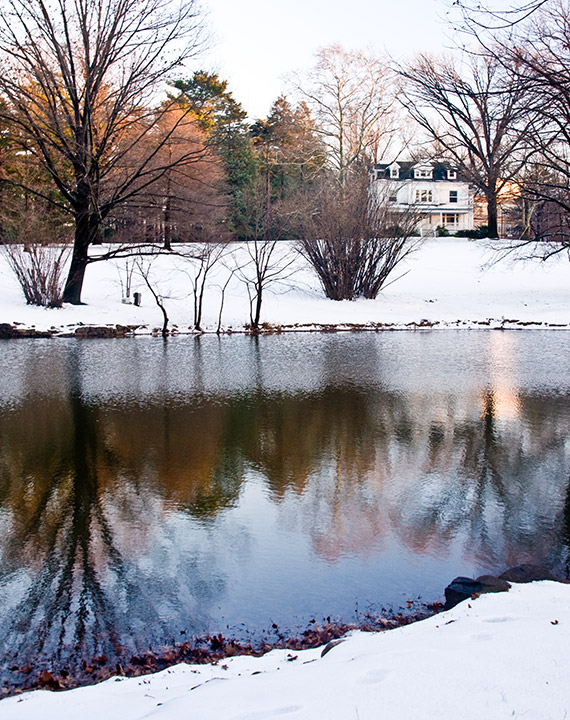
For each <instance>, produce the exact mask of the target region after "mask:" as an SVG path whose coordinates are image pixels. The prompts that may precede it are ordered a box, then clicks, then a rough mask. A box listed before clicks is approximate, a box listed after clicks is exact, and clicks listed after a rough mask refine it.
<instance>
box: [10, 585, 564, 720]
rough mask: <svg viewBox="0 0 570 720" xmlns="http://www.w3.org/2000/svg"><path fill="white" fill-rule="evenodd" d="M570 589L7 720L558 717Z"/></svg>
mask: <svg viewBox="0 0 570 720" xmlns="http://www.w3.org/2000/svg"><path fill="white" fill-rule="evenodd" d="M569 673H570V585H565V584H561V583H554V582H549V581H543V582H535V583H530V584H528V585H515V584H513V585H512V587H511V590H510V591H509V592H508V593H497V594H488V595H482V596H481V597H479V598H478V599H476V600H469V601H464V602H463V603H461V604H460V605H458V606H456V607H455V608H453V609H452V610H449V611H447V612H444V613H441V614H439V615H435V616H433V617H431V618H428V619H427V620H423V621H421V622H417V623H415V624H413V625H408V626H406V627H403V628H399V629H396V630H389V631H386V632H383V633H363V632H356V633H354V634H352V635H350V636H349V637H348V638H346V639H345V640H344V641H342V642H340V643H339V644H338V645H335V646H334V647H333V648H332V649H331V650H330V651H329V652H327V653H326V654H325V655H324V656H322V648H319V649H316V650H305V651H302V652H298V653H295V654H291V652H290V651H286V650H274V651H272V652H270V653H268V654H267V655H265V656H264V657H262V658H251V657H236V658H230V659H228V660H227V661H225V662H224V663H223V664H222V663H220V664H218V665H207V666H203V665H196V666H192V665H178V666H175V667H173V668H170V669H169V670H165V671H163V672H160V673H157V674H156V675H152V676H146V677H139V678H130V679H124V678H112V679H110V680H107V681H105V682H104V683H101V684H100V685H96V686H91V687H85V688H79V689H76V690H70V691H66V692H62V693H50V692H48V691H43V690H40V691H34V692H30V693H27V694H24V695H22V696H15V697H12V698H8V699H5V700H2V701H1V702H0V717H2V719H3V720H32V719H33V720H35V719H36V718H40V717H41V718H42V720H67V719H68V718H69V719H70V720H71V718H73V719H75V718H77V717H80V718H81V720H99V719H100V718H102V717H105V718H109V720H111V719H112V718H121V720H142V718H159V719H160V718H164V719H165V720H182V719H183V718H184V720H186V719H187V718H196V719H198V718H199V719H200V720H210V719H211V720H214V719H215V720H219V718H224V720H272V719H275V720H277V719H280V718H291V720H321V719H323V720H324V719H326V720H381V719H382V718H387V719H389V720H410V718H418V719H423V718H426V719H428V718H429V719H431V718H438V720H451V719H453V720H455V718H458V717H460V718H462V720H481V718H493V720H496V719H499V718H512V717H520V718H525V720H533V719H536V720H548V719H550V718H552V720H554V719H555V718H556V719H558V718H564V717H566V716H567V713H568V712H569V711H570V695H569V694H568V689H567V688H568V676H569Z"/></svg>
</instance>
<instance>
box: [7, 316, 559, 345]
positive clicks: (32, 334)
mask: <svg viewBox="0 0 570 720" xmlns="http://www.w3.org/2000/svg"><path fill="white" fill-rule="evenodd" d="M418 330H424V331H425V330H570V323H549V322H544V321H532V320H516V319H512V320H511V319H501V320H498V319H493V318H489V319H488V320H473V321H466V320H457V321H455V322H454V323H449V322H441V321H439V320H434V321H431V320H420V321H419V322H408V323H405V324H399V323H307V324H301V323H295V324H291V325H275V324H271V323H262V324H261V325H260V327H258V328H251V327H248V326H247V325H246V326H244V327H243V328H232V327H228V328H223V329H221V330H220V331H216V330H209V329H206V330H195V329H194V328H187V329H181V328H179V327H177V326H173V327H172V328H170V329H169V330H168V331H167V332H166V334H164V335H163V333H162V331H161V330H160V329H158V328H150V327H149V326H148V325H120V324H111V323H109V324H107V325H99V324H93V325H90V324H84V323H77V324H73V325H70V326H67V327H64V326H60V327H52V328H50V329H48V330H40V329H38V328H36V327H35V326H34V325H31V326H28V325H24V324H23V323H0V340H18V339H25V338H28V339H39V338H43V339H58V338H76V339H78V340H85V339H117V338H121V339H122V338H134V337H161V336H162V337H168V338H174V337H182V336H185V337H201V336H203V335H218V336H221V335H252V336H255V335H284V334H289V333H329V334H330V333H354V332H376V333H377V332H406V331H412V332H415V331H418Z"/></svg>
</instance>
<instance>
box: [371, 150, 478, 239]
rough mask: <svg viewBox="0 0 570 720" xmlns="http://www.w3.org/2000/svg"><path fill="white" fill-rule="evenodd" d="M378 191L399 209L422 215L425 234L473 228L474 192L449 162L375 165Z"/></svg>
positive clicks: (421, 227)
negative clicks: (440, 228)
mask: <svg viewBox="0 0 570 720" xmlns="http://www.w3.org/2000/svg"><path fill="white" fill-rule="evenodd" d="M373 184H374V185H375V187H376V192H377V193H378V194H382V196H385V193H387V194H388V196H389V202H390V204H391V205H393V206H394V208H395V209H399V210H402V212H404V211H410V210H413V211H414V212H417V213H418V214H419V215H420V218H421V219H420V222H419V228H418V229H419V232H420V234H421V235H435V233H436V229H437V227H438V226H439V227H445V228H446V229H447V230H448V231H449V232H457V231H458V230H471V229H472V228H473V194H472V192H471V190H470V185H469V182H468V181H467V179H466V178H464V177H462V176H461V174H460V173H459V172H458V171H457V170H456V169H455V168H454V167H453V166H452V165H451V164H449V163H446V162H437V161H433V162H431V161H430V162H410V161H401V162H392V163H378V164H377V165H375V166H374V169H373Z"/></svg>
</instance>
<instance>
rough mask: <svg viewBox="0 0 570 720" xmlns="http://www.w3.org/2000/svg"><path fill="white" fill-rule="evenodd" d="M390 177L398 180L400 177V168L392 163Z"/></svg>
mask: <svg viewBox="0 0 570 720" xmlns="http://www.w3.org/2000/svg"><path fill="white" fill-rule="evenodd" d="M390 177H391V178H392V180H398V179H399V177H400V168H399V167H396V166H395V165H392V167H391V168H390Z"/></svg>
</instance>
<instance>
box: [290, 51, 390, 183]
mask: <svg viewBox="0 0 570 720" xmlns="http://www.w3.org/2000/svg"><path fill="white" fill-rule="evenodd" d="M316 58H317V62H316V64H315V66H314V67H313V69H312V70H311V72H310V73H309V74H308V76H307V77H306V78H305V77H300V76H295V77H294V78H293V79H292V82H293V85H294V88H295V90H296V92H297V94H298V95H299V96H300V98H301V99H302V100H304V102H306V104H307V106H308V108H309V109H310V111H311V113H312V114H313V117H314V118H315V120H316V125H315V129H316V132H317V133H318V134H319V135H320V137H321V139H322V141H323V143H324V145H325V148H326V150H327V155H328V161H329V165H330V167H331V168H332V169H334V170H335V171H336V173H337V175H338V178H339V181H340V183H341V184H342V185H344V184H346V182H347V180H348V174H349V173H350V171H351V169H352V168H353V167H355V166H358V165H362V164H368V165H370V164H373V163H374V162H377V161H378V159H379V156H380V155H381V154H382V145H383V144H388V142H389V141H390V140H391V139H392V137H393V135H394V113H393V107H394V105H393V90H392V83H391V81H390V79H389V69H388V64H387V62H384V61H382V60H381V59H380V58H377V57H373V56H369V55H365V54H364V53H361V52H349V51H347V50H344V49H343V48H342V47H340V45H331V46H330V47H326V48H323V49H321V50H319V52H318V53H317V55H316Z"/></svg>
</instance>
